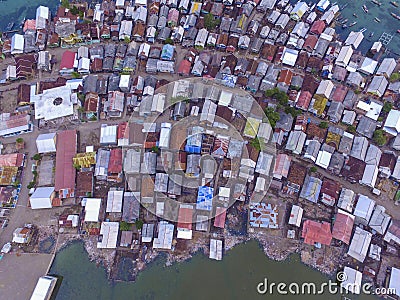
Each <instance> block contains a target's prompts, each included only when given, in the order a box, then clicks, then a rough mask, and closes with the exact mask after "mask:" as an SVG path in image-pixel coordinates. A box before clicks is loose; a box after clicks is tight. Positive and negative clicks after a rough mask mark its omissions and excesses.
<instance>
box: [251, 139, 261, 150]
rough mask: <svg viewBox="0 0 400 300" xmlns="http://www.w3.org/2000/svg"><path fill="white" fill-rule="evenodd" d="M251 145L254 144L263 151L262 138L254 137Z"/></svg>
mask: <svg viewBox="0 0 400 300" xmlns="http://www.w3.org/2000/svg"><path fill="white" fill-rule="evenodd" d="M250 145H252V146H253V147H254V148H255V149H257V150H258V151H261V149H262V145H261V143H260V139H259V138H254V139H252V140H251V141H250Z"/></svg>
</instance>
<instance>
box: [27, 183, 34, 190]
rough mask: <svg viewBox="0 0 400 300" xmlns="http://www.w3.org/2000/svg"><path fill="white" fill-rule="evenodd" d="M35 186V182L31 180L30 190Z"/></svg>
mask: <svg viewBox="0 0 400 300" xmlns="http://www.w3.org/2000/svg"><path fill="white" fill-rule="evenodd" d="M34 186H35V182H33V181H31V182H29V184H28V186H27V188H28V189H29V190H30V189H31V188H33V187H34Z"/></svg>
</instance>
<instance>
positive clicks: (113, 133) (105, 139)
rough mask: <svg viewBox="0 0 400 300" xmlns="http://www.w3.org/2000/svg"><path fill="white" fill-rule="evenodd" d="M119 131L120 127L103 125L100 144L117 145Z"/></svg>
mask: <svg viewBox="0 0 400 300" xmlns="http://www.w3.org/2000/svg"><path fill="white" fill-rule="evenodd" d="M117 129H118V125H107V124H102V125H101V128H100V144H103V145H104V144H116V143H117Z"/></svg>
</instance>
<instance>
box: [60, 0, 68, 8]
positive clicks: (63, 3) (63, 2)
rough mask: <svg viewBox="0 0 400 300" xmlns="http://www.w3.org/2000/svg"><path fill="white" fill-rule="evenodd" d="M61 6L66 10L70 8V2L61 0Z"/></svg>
mask: <svg viewBox="0 0 400 300" xmlns="http://www.w3.org/2000/svg"><path fill="white" fill-rule="evenodd" d="M61 6H62V7H64V8H69V0H61Z"/></svg>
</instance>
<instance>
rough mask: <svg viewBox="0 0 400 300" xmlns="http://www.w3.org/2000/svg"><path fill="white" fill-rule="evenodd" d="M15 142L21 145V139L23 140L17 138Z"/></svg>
mask: <svg viewBox="0 0 400 300" xmlns="http://www.w3.org/2000/svg"><path fill="white" fill-rule="evenodd" d="M15 141H16V142H17V143H18V144H22V143H23V142H24V139H23V138H17V139H16V140H15Z"/></svg>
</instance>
